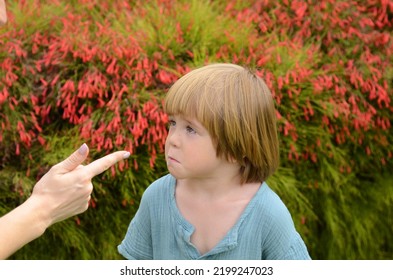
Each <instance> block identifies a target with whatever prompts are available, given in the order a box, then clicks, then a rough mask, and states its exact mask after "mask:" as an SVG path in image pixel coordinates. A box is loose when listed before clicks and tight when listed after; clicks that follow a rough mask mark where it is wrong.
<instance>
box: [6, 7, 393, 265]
mask: <svg viewBox="0 0 393 280" xmlns="http://www.w3.org/2000/svg"><path fill="white" fill-rule="evenodd" d="M146 2H148V1H110V0H107V1H99V2H98V1H94V0H79V1H77V0H72V1H8V2H7V8H8V11H9V17H10V21H9V23H8V24H7V26H6V27H5V28H3V29H1V30H0V32H1V33H0V34H1V35H0V56H1V61H2V63H1V64H0V78H1V86H0V116H1V120H0V123H1V126H0V151H1V154H2V157H1V158H2V160H1V162H0V177H1V178H0V189H1V196H0V201H1V206H0V214H3V213H6V212H7V211H9V210H10V209H12V208H14V207H16V206H17V205H18V204H20V203H21V202H23V201H24V200H25V199H26V197H27V196H28V195H29V193H30V191H31V189H32V186H33V185H34V182H35V181H36V180H38V179H39V178H40V176H42V175H43V174H44V173H45V172H46V171H47V170H48V168H49V167H50V166H51V165H53V164H55V163H57V162H58V161H60V160H62V159H64V158H65V157H67V155H68V154H70V153H71V152H72V151H73V150H74V149H76V148H77V147H78V146H79V145H80V144H81V143H82V142H86V143H87V144H88V145H89V146H90V148H91V153H90V157H91V158H90V160H92V159H94V158H98V157H100V156H103V155H104V154H106V153H109V152H112V151H115V150H118V149H128V150H130V151H131V152H132V156H131V158H130V160H129V161H128V162H126V163H124V164H119V165H118V166H116V167H114V168H112V169H111V171H108V172H106V173H104V174H103V175H100V176H98V177H96V178H95V179H94V185H95V190H94V193H93V199H92V205H91V208H90V210H89V211H87V212H86V213H84V214H82V215H79V216H78V217H75V218H73V219H69V220H67V221H64V222H61V223H59V224H56V225H54V226H53V227H51V228H50V229H48V231H47V233H46V234H45V235H44V236H43V237H41V238H39V239H38V240H36V241H34V242H32V243H30V244H29V245H28V246H26V247H24V248H23V249H21V250H20V251H19V252H17V253H16V254H15V255H14V256H13V258H16V259H41V258H43V259H116V258H119V257H120V256H119V255H118V254H117V251H116V245H117V244H119V243H120V241H121V240H122V238H123V236H124V234H125V232H126V228H127V226H128V223H129V221H130V219H131V218H132V216H133V214H134V213H135V211H136V209H137V207H138V203H139V199H140V196H141V194H142V193H143V191H144V189H145V188H146V187H147V186H148V185H149V183H150V182H152V181H153V180H154V179H155V178H157V177H159V176H161V175H162V174H164V173H165V172H166V168H165V162H164V159H163V156H162V154H163V147H164V146H163V145H164V141H165V137H166V128H165V126H166V122H167V118H166V115H165V114H164V112H163V111H162V99H163V97H164V95H165V92H166V90H167V89H168V87H169V86H170V85H171V84H172V83H173V82H174V81H175V80H176V79H177V78H178V77H180V76H182V75H183V74H185V73H187V72H188V71H189V70H190V69H192V68H194V67H198V66H201V65H204V64H205V63H211V62H219V61H222V62H233V63H238V64H242V65H245V66H249V67H251V68H254V69H256V72H257V74H258V75H260V76H261V77H263V78H264V79H265V81H266V83H267V84H268V86H269V87H270V88H271V90H272V93H273V95H274V98H275V101H276V105H277V118H278V130H279V133H280V141H281V167H280V169H279V170H278V172H277V173H276V174H275V175H274V176H272V177H271V178H269V180H268V183H269V184H270V185H271V186H272V188H274V189H275V190H276V191H277V193H278V194H279V195H280V196H281V197H282V199H283V200H284V202H285V203H286V204H287V206H288V208H289V210H290V211H291V213H292V214H293V218H294V221H295V223H296V226H297V228H298V230H299V231H300V233H301V234H302V236H303V237H304V239H305V241H306V243H307V246H308V247H309V250H310V254H311V256H312V257H313V258H315V259H389V258H391V256H392V255H393V244H392V242H391V235H392V233H393V232H392V228H391V226H390V224H391V222H390V221H391V220H392V210H391V209H393V208H392V205H393V177H392V175H391V173H390V172H389V171H390V170H392V149H393V148H392V147H393V145H392V140H393V139H392V137H393V134H392V131H391V121H392V116H391V115H392V114H391V113H392V111H393V107H392V101H391V98H392V84H391V81H392V79H393V67H392V57H393V56H392V49H393V48H392V31H391V30H392V24H393V16H392V15H393V4H392V3H390V2H389V1H377V0H375V1H366V2H367V3H365V1H350V2H341V1H336V0H323V1H296V0H293V1H287V0H282V1H268V0H255V1H246V2H241V1H235V0H231V1H196V0H195V1H182V0H178V1H169V0H156V1H154V3H151V2H150V4H149V3H146ZM43 151H44V152H43ZM51 246H56V250H48V248H50V247H51Z"/></svg>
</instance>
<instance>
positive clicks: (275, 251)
mask: <svg viewBox="0 0 393 280" xmlns="http://www.w3.org/2000/svg"><path fill="white" fill-rule="evenodd" d="M175 186H176V179H175V178H174V177H173V176H172V175H170V174H168V175H166V176H164V177H162V178H160V179H158V180H157V181H155V182H154V183H152V184H151V185H150V186H149V187H148V188H147V189H146V191H145V192H144V194H143V196H142V200H141V203H140V206H139V209H138V211H137V213H136V214H135V216H134V218H133V219H132V221H131V223H130V225H129V227H128V230H127V233H126V236H125V238H124V240H123V241H122V243H121V244H120V245H119V246H118V250H119V253H120V254H122V255H123V256H124V257H125V258H127V259H136V260H145V259H153V260H261V259H283V260H290V259H299V260H300V259H302V260H304V259H310V256H309V254H308V251H307V248H306V246H305V244H304V242H303V240H302V238H301V237H300V235H299V233H298V232H297V231H296V229H295V226H294V223H293V220H292V218H291V215H290V213H289V211H288V209H287V208H286V206H285V205H284V203H283V202H282V201H281V199H280V198H279V197H278V196H277V194H276V193H274V192H273V190H271V189H270V188H269V186H268V185H267V184H266V183H263V184H262V185H261V187H260V188H259V190H258V192H257V193H256V194H255V195H254V197H253V198H252V199H251V200H250V202H249V203H248V205H247V206H246V208H245V209H244V211H243V213H242V214H241V216H240V218H239V219H238V221H237V222H236V224H235V225H234V226H233V227H232V228H231V229H230V230H229V231H228V233H227V234H226V236H225V237H224V238H223V239H222V240H221V241H220V242H219V243H218V244H217V245H216V246H215V247H214V248H213V249H212V250H211V251H209V252H207V253H206V254H204V255H200V254H199V252H198V250H197V249H196V248H195V246H194V245H193V244H192V243H191V242H190V238H191V235H192V233H193V231H194V227H193V226H192V225H191V224H190V223H189V222H188V221H187V220H186V219H185V218H184V217H183V216H182V215H181V213H180V211H179V209H178V208H177V205H176V201H175Z"/></svg>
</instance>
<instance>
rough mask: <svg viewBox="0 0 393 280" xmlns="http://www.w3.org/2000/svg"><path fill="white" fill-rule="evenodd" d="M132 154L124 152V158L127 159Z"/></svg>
mask: <svg viewBox="0 0 393 280" xmlns="http://www.w3.org/2000/svg"><path fill="white" fill-rule="evenodd" d="M130 155H131V154H130V152H126V153H124V155H123V158H124V159H127V158H129V157H130Z"/></svg>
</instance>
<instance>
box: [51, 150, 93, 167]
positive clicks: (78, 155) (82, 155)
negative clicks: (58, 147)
mask: <svg viewBox="0 0 393 280" xmlns="http://www.w3.org/2000/svg"><path fill="white" fill-rule="evenodd" d="M88 154H89V147H88V146H87V145H86V144H83V145H82V146H80V148H79V149H78V150H77V151H75V152H73V153H72V155H70V156H69V157H68V158H66V159H65V160H63V161H62V162H60V163H59V164H58V165H57V168H59V169H60V171H64V172H70V171H72V170H74V169H75V168H77V167H78V166H79V165H80V164H81V163H82V162H83V161H84V160H85V159H86V157H87V155H88Z"/></svg>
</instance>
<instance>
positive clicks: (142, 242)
mask: <svg viewBox="0 0 393 280" xmlns="http://www.w3.org/2000/svg"><path fill="white" fill-rule="evenodd" d="M117 249H118V251H119V253H120V254H121V255H122V256H124V257H125V258H126V259H129V260H150V259H152V258H153V249H152V238H151V219H150V211H149V197H148V195H146V192H145V193H144V194H143V196H142V199H141V203H140V205H139V209H138V211H137V212H136V214H135V216H134V218H133V219H132V220H131V223H130V225H129V226H128V230H127V233H126V236H125V237H124V239H123V241H122V242H121V244H120V245H119V246H118V247H117Z"/></svg>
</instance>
